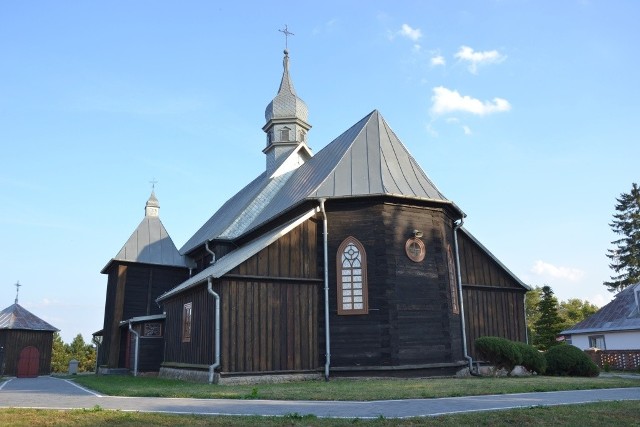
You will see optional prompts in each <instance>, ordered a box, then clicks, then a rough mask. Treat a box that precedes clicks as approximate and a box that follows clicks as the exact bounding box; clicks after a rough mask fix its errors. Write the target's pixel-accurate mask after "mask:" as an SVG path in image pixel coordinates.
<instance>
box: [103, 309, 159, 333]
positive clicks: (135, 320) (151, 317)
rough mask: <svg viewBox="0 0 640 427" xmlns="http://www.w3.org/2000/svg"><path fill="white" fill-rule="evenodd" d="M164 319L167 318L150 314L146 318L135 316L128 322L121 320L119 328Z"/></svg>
mask: <svg viewBox="0 0 640 427" xmlns="http://www.w3.org/2000/svg"><path fill="white" fill-rule="evenodd" d="M166 318H167V315H166V314H150V315H148V316H137V317H132V318H131V319H128V320H121V321H120V326H122V325H126V324H127V323H129V322H131V323H141V322H150V321H154V320H165V319H166ZM98 332H101V331H98ZM98 332H96V333H94V334H93V335H96V334H97V333H98Z"/></svg>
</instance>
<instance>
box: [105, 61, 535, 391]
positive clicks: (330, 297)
mask: <svg viewBox="0 0 640 427" xmlns="http://www.w3.org/2000/svg"><path fill="white" fill-rule="evenodd" d="M283 65H284V70H283V74H282V80H281V83H280V87H279V89H278V92H277V94H276V96H275V98H274V99H273V100H272V101H271V102H270V103H269V104H268V105H267V108H266V111H265V124H264V127H263V128H262V129H263V130H264V132H265V133H266V143H265V145H264V149H263V150H262V151H263V153H264V155H265V168H264V170H263V171H262V172H260V173H259V175H258V176H257V177H256V178H255V179H254V180H253V181H251V182H250V183H249V184H247V185H246V186H245V187H244V188H242V189H241V190H240V191H239V192H238V193H237V194H236V195H235V196H233V197H232V198H231V199H229V200H228V201H227V202H226V203H224V204H223V205H222V206H221V207H220V209H219V210H218V211H217V212H215V213H214V214H213V215H212V216H211V218H210V219H209V220H208V221H206V222H205V223H204V224H203V225H202V226H201V227H200V228H199V229H197V231H195V233H194V234H193V236H192V237H191V238H190V239H189V240H188V241H187V242H186V243H185V244H184V245H183V246H182V248H181V249H180V251H177V250H176V249H175V246H174V245H173V242H172V241H171V239H170V238H169V236H168V234H166V230H164V227H160V225H161V224H160V222H159V219H158V218H157V209H154V210H153V211H152V212H150V211H147V216H146V217H145V220H149V221H150V222H153V221H156V220H157V222H156V225H155V228H153V227H152V226H150V227H151V228H149V227H147V226H144V227H142V228H143V229H144V230H140V228H139V229H138V230H137V231H136V233H137V235H138V236H142V238H136V239H135V242H132V241H131V239H130V240H129V241H128V242H127V244H126V245H125V247H124V248H123V249H122V250H121V251H120V253H119V254H118V255H117V256H116V257H114V259H113V260H111V261H110V263H109V264H108V265H107V267H105V269H104V270H103V273H106V274H108V277H109V279H108V285H107V299H106V304H105V323H104V329H103V331H100V332H99V333H97V334H96V336H97V337H102V345H101V348H100V354H99V363H100V364H101V365H103V366H104V367H105V369H117V368H123V367H126V368H128V369H131V370H136V364H137V367H140V366H141V365H143V364H145V363H147V362H149V360H148V359H149V358H153V357H157V356H153V355H152V354H151V353H144V354H143V350H142V349H143V348H144V346H142V344H141V343H142V342H143V341H144V340H146V341H148V340H152V339H157V340H158V339H159V340H162V342H163V345H162V346H161V347H158V348H159V349H161V350H159V352H160V353H161V360H155V361H152V362H153V363H151V364H150V365H153V364H154V363H155V366H157V369H159V371H160V374H161V375H163V376H176V377H183V378H184V377H193V378H200V379H201V380H207V381H209V382H216V381H223V380H224V379H225V378H227V377H233V376H240V375H245V376H246V375H264V374H270V375H274V374H293V373H295V374H312V375H316V376H318V375H322V376H324V377H326V378H329V377H330V376H334V375H359V374H362V375H371V374H376V375H425V374H445V373H454V372H456V371H457V370H460V369H462V368H465V367H467V366H471V365H472V361H473V360H475V358H476V354H475V353H474V348H473V342H474V340H475V339H476V338H478V337H480V336H486V335H493V336H501V337H505V338H508V339H511V340H516V341H526V324H525V307H524V294H525V292H526V291H527V290H528V289H529V288H528V287H527V285H525V284H524V283H523V282H522V281H521V280H519V279H518V278H517V277H516V276H515V275H514V274H513V273H511V272H510V271H509V270H508V269H507V268H506V267H505V266H504V265H503V264H502V263H501V262H500V261H499V260H498V259H497V258H496V257H494V256H493V255H492V254H491V253H490V252H489V251H488V250H487V249H486V248H485V247H484V246H483V245H482V244H481V243H480V242H479V241H478V240H477V239H475V238H474V237H473V236H472V235H471V233H469V231H468V230H466V229H465V228H464V227H463V220H464V218H465V214H464V213H463V212H462V210H461V209H460V208H459V207H458V205H456V204H455V203H454V202H453V201H451V200H448V199H447V198H446V197H445V196H444V195H443V194H442V193H441V192H440V191H439V190H438V188H437V187H436V186H435V184H434V183H433V182H432V181H431V180H430V179H429V178H428V176H427V175H426V174H425V172H424V171H423V170H422V168H421V167H420V165H418V163H417V162H416V160H415V159H414V158H413V157H412V156H411V154H410V153H409V152H408V150H407V148H406V147H405V146H404V145H403V144H402V142H400V139H399V138H398V137H397V136H396V134H395V133H394V132H393V131H392V130H391V127H390V126H389V125H388V124H387V122H386V121H385V120H384V118H383V117H382V115H381V114H380V112H378V111H377V110H374V111H372V112H370V113H368V114H367V115H365V116H364V117H363V118H362V119H360V120H359V121H358V122H356V123H355V124H354V125H353V126H351V127H350V128H349V129H347V130H346V131H345V132H344V133H342V134H341V135H339V136H338V137H337V138H336V139H334V140H333V141H332V142H330V143H329V144H327V145H326V146H325V147H324V148H322V149H321V150H320V151H318V152H317V153H315V154H314V153H313V152H312V150H311V148H310V146H309V135H310V130H311V124H310V123H309V117H308V109H307V105H306V104H305V103H304V101H303V100H302V99H301V98H300V97H298V95H297V94H296V91H295V90H294V86H293V82H292V80H291V77H290V74H289V55H288V52H287V50H285V52H284V63H283ZM149 203H151V204H152V205H154V204H157V200H156V199H155V195H153V194H152V198H151V199H150V201H149V202H148V206H147V208H149ZM153 207H154V208H157V206H153ZM153 215H156V216H155V217H154V216H153ZM149 218H150V219H149ZM154 218H155V219H154ZM143 222H144V221H143ZM146 230H153V232H147V231H146ZM136 233H134V234H136ZM145 233H147V234H145ZM133 238H134V236H132V239H133ZM156 302H157V303H158V304H159V306H160V307H161V308H158V305H156ZM147 325H151V327H149V328H148V326H147ZM145 345H146V344H145Z"/></svg>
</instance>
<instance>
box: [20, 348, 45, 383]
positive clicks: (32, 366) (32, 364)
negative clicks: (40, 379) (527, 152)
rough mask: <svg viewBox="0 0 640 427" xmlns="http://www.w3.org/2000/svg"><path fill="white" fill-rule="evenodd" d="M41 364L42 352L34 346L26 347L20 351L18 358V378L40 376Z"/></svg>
mask: <svg viewBox="0 0 640 427" xmlns="http://www.w3.org/2000/svg"><path fill="white" fill-rule="evenodd" d="M39 366H40V352H39V351H38V349H37V348H35V347H34V346H29V347H25V348H23V349H22V351H20V357H19V359H18V378H34V377H37V376H38V368H39Z"/></svg>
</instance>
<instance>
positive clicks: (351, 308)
mask: <svg viewBox="0 0 640 427" xmlns="http://www.w3.org/2000/svg"><path fill="white" fill-rule="evenodd" d="M336 264H337V269H336V274H337V276H338V287H337V290H338V314H367V312H368V309H369V307H368V301H367V293H368V292H367V257H366V253H365V251H364V247H363V246H362V244H361V243H360V242H359V241H358V239H356V238H355V237H348V238H347V239H345V241H344V242H342V244H341V245H340V248H338V253H337V256H336Z"/></svg>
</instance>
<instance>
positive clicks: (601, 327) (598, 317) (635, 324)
mask: <svg viewBox="0 0 640 427" xmlns="http://www.w3.org/2000/svg"><path fill="white" fill-rule="evenodd" d="M636 289H637V290H638V291H640V284H636V285H633V286H629V287H628V288H626V289H623V290H622V291H620V292H619V293H618V294H617V295H616V296H615V298H614V299H613V300H612V301H611V302H610V303H609V304H607V305H605V306H604V307H602V308H601V309H600V310H598V311H597V312H596V313H594V314H593V315H591V316H589V317H587V318H586V319H584V320H583V321H582V322H579V323H576V324H575V325H573V326H572V327H570V328H568V329H565V330H564V331H562V332H560V333H561V334H567V335H569V334H580V333H591V332H610V331H628V330H640V313H638V306H637V305H636V298H635V294H634V292H635V290H636Z"/></svg>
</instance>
